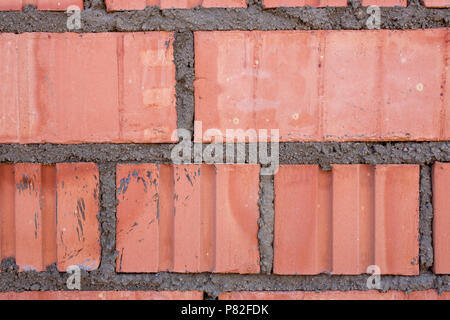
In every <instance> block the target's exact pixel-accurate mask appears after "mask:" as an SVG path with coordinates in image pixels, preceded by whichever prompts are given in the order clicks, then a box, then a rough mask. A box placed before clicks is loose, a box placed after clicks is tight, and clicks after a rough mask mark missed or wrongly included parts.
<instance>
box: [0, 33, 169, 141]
mask: <svg viewBox="0 0 450 320" xmlns="http://www.w3.org/2000/svg"><path fill="white" fill-rule="evenodd" d="M86 57H89V59H86ZM0 59H1V60H2V61H4V63H2V65H1V66H0V83H1V85H0V94H2V96H1V97H0V142H1V143H43V142H50V143H84V142H137V143H144V142H171V141H172V139H171V135H172V131H173V130H175V129H176V127H177V124H176V121H177V115H176V108H175V67H174V64H173V61H172V60H173V34H172V33H166V32H150V33H105V34H101V33H99V34H72V33H64V34H52V33H29V34H21V35H13V34H1V35H0Z"/></svg>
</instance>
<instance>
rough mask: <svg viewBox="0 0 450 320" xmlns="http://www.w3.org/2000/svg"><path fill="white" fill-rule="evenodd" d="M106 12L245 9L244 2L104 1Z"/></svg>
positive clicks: (228, 0)
mask: <svg viewBox="0 0 450 320" xmlns="http://www.w3.org/2000/svg"><path fill="white" fill-rule="evenodd" d="M105 3H106V8H107V10H108V11H123V10H143V9H145V8H146V7H147V6H159V7H160V8H161V9H170V8H180V9H191V8H194V7H196V6H202V7H205V8H213V7H221V8H232V7H247V2H246V1H245V0H105Z"/></svg>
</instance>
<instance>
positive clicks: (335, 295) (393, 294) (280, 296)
mask: <svg viewBox="0 0 450 320" xmlns="http://www.w3.org/2000/svg"><path fill="white" fill-rule="evenodd" d="M219 299H220V300H450V292H443V293H442V294H441V295H439V294H438V293H437V291H435V290H425V291H413V292H411V293H408V294H407V293H405V292H403V291H387V292H379V291H375V290H369V291H322V292H313V291H254V292H250V291H237V292H222V293H221V294H220V295H219Z"/></svg>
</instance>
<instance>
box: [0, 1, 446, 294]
mask: <svg viewBox="0 0 450 320" xmlns="http://www.w3.org/2000/svg"><path fill="white" fill-rule="evenodd" d="M247 2H248V4H249V8H247V9H243V8H239V9H221V8H211V9H205V8H196V9H193V10H176V9H174V10H162V11H161V10H159V8H157V7H151V8H150V7H149V8H147V9H146V10H143V11H134V12H116V13H107V12H106V11H105V5H104V2H103V1H102V0H85V9H86V10H84V11H82V29H80V30H77V32H116V31H118V32H122V31H146V30H167V31H175V42H174V62H175V64H176V80H177V85H176V98H177V113H178V122H177V123H178V127H179V128H186V129H188V130H190V131H191V132H192V130H193V119H194V86H193V81H194V76H195V75H194V70H195V69H194V41H193V32H194V31H196V30H313V29H316V30H317V29H354V30H359V29H365V28H366V26H365V22H366V20H367V17H368V15H367V13H366V11H365V10H366V9H365V8H364V7H362V6H361V4H360V3H359V2H356V1H349V7H347V8H310V7H304V8H277V9H263V6H262V4H261V1H260V0H248V1H247ZM381 13H382V17H381V28H382V29H418V28H442V27H449V26H450V10H449V9H427V8H425V7H423V6H422V5H421V4H420V2H419V1H418V0H412V1H409V5H408V7H407V8H382V9H381ZM66 20H67V14H66V13H64V12H40V11H37V10H35V8H33V7H32V6H28V7H26V8H25V10H24V11H23V12H0V32H14V33H22V32H39V31H41V32H67V31H68V30H67V28H66ZM173 146H174V145H173V144H81V145H55V144H40V145H18V144H0V163H19V162H34V163H45V164H53V163H59V162H95V163H97V165H98V166H99V171H100V201H101V208H100V212H99V214H98V218H99V221H100V229H101V246H102V256H101V264H100V267H99V269H98V270H95V271H92V272H85V271H83V272H82V282H81V287H82V290H203V291H205V298H206V299H215V298H217V295H218V294H219V293H220V292H221V291H234V290H283V291H285V290H315V291H319V290H342V291H345V290H367V287H366V280H367V278H368V276H367V275H358V276H339V275H326V274H322V275H317V276H277V275H273V274H271V272H272V265H273V224H274V204H273V201H274V196H275V195H274V187H273V177H272V176H263V175H261V176H260V199H259V202H258V204H259V208H260V219H259V222H258V223H259V233H258V241H259V248H260V265H261V274H259V275H226V274H211V273H201V274H177V273H167V272H163V273H156V274H117V273H116V272H115V263H116V258H117V253H116V250H115V224H116V204H117V200H116V185H115V176H116V164H117V163H127V162H128V163H129V162H143V163H145V162H153V163H154V162H156V163H161V162H163V163H169V162H170V151H171V149H172V148H173ZM224 150H225V148H224ZM224 154H225V152H224ZM245 154H246V159H248V145H246V150H245ZM247 161H248V160H247ZM435 161H445V162H449V161H450V142H381V143H356V142H355V143H352V142H348V143H347V142H346V143H332V142H327V143H281V144H280V163H281V164H314V163H317V164H320V165H321V167H322V168H323V169H324V170H329V169H330V168H331V167H330V165H331V164H333V163H341V164H345V163H366V164H373V165H374V164H378V163H383V164H388V163H415V164H420V165H421V179H420V227H419V228H420V230H419V231H420V237H419V243H420V268H421V273H420V275H419V276H413V277H408V276H382V277H381V281H382V282H381V284H382V290H383V291H386V290H390V289H396V290H403V291H415V290H424V289H431V288H435V289H438V290H439V291H443V290H450V276H449V275H434V274H433V273H432V272H431V269H432V265H433V250H432V219H433V211H432V210H433V209H432V202H431V197H432V190H431V165H432V164H433V162H435ZM1 270H2V271H3V272H1V273H0V291H24V290H67V287H66V280H67V278H68V275H67V274H65V273H60V272H58V271H57V268H56V266H55V265H52V266H49V267H48V268H47V271H46V272H41V273H37V272H21V273H18V272H17V270H18V267H17V266H16V265H15V261H14V259H12V258H8V259H4V260H3V262H2V264H1Z"/></svg>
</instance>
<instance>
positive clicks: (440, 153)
mask: <svg viewBox="0 0 450 320" xmlns="http://www.w3.org/2000/svg"><path fill="white" fill-rule="evenodd" d="M174 146H175V145H174V144H77V145H61V144H25V145H20V144H0V163H20V162H35V163H44V164H52V163H59V162H97V163H104V162H114V163H118V162H156V163H162V162H164V163H168V162H171V159H170V153H171V150H172V148H173V147H174ZM205 147H206V145H204V148H205ZM223 150H224V155H225V150H226V149H225V147H224V149H223ZM223 160H224V161H225V158H224V159H223ZM246 160H248V145H246ZM435 161H441V162H450V141H444V142H307V143H302V142H289V143H280V164H320V165H321V167H322V168H323V169H325V170H328V169H330V165H331V164H333V163H335V164H350V163H365V164H372V165H375V164H396V163H411V164H422V165H430V164H433V163H434V162H435Z"/></svg>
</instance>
